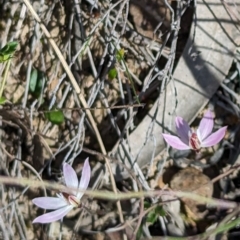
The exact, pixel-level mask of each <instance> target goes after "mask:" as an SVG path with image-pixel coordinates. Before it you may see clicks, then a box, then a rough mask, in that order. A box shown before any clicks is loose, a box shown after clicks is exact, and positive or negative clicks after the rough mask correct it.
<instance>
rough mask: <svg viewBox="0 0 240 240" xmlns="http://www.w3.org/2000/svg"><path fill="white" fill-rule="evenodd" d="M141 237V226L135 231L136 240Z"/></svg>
mask: <svg viewBox="0 0 240 240" xmlns="http://www.w3.org/2000/svg"><path fill="white" fill-rule="evenodd" d="M142 235H143V228H142V225H141V226H140V227H139V229H138V231H137V236H136V239H137V240H140V239H141V237H142Z"/></svg>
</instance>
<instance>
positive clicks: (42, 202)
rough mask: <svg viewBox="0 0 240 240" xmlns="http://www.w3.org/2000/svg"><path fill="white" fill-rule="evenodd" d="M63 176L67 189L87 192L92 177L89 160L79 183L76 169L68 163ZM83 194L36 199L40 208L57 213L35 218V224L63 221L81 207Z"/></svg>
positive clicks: (68, 193) (70, 192)
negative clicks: (72, 211)
mask: <svg viewBox="0 0 240 240" xmlns="http://www.w3.org/2000/svg"><path fill="white" fill-rule="evenodd" d="M63 176H64V180H65V184H66V186H67V187H69V188H76V189H79V190H81V191H83V190H86V189H87V187H88V185H89V181H90V177H91V168H90V165H89V161H88V158H87V159H86V160H85V162H84V165H83V169H82V177H81V179H80V181H78V177H77V174H76V172H75V171H74V169H73V168H72V167H71V166H70V165H69V164H67V163H64V164H63ZM83 194H84V192H77V191H72V190H69V191H68V192H63V193H59V194H57V197H39V198H34V199H33V200H32V202H33V203H34V204H35V205H37V206H38V207H40V208H44V209H51V210H55V211H52V212H49V213H46V214H43V215H41V216H39V217H37V218H35V219H34V220H33V223H50V222H54V221H57V220H59V219H62V218H63V217H64V216H65V215H67V213H68V212H70V211H71V210H72V209H73V208H74V207H81V202H80V200H81V198H82V196H83Z"/></svg>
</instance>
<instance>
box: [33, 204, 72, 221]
mask: <svg viewBox="0 0 240 240" xmlns="http://www.w3.org/2000/svg"><path fill="white" fill-rule="evenodd" d="M72 209H73V206H66V207H63V208H60V209H58V210H56V211H53V212H50V213H46V214H43V215H41V216H39V217H37V218H35V219H34V220H33V223H50V222H55V221H57V220H59V219H62V218H63V217H64V216H65V215H67V213H68V212H69V211H71V210H72Z"/></svg>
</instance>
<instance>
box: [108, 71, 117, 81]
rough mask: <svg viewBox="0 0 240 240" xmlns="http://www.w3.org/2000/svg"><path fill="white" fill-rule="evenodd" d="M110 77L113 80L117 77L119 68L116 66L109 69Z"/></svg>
mask: <svg viewBox="0 0 240 240" xmlns="http://www.w3.org/2000/svg"><path fill="white" fill-rule="evenodd" d="M108 77H109V78H110V79H111V80H113V79H114V78H116V77H117V69H116V68H112V69H110V70H109V72H108Z"/></svg>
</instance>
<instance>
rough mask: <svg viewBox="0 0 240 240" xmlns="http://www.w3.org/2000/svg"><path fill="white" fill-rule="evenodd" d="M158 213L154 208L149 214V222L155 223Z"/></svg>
mask: <svg viewBox="0 0 240 240" xmlns="http://www.w3.org/2000/svg"><path fill="white" fill-rule="evenodd" d="M157 218H158V215H157V214H156V212H155V211H154V210H153V211H151V212H149V213H148V215H147V222H149V223H152V224H153V223H155V222H156V221H157Z"/></svg>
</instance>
